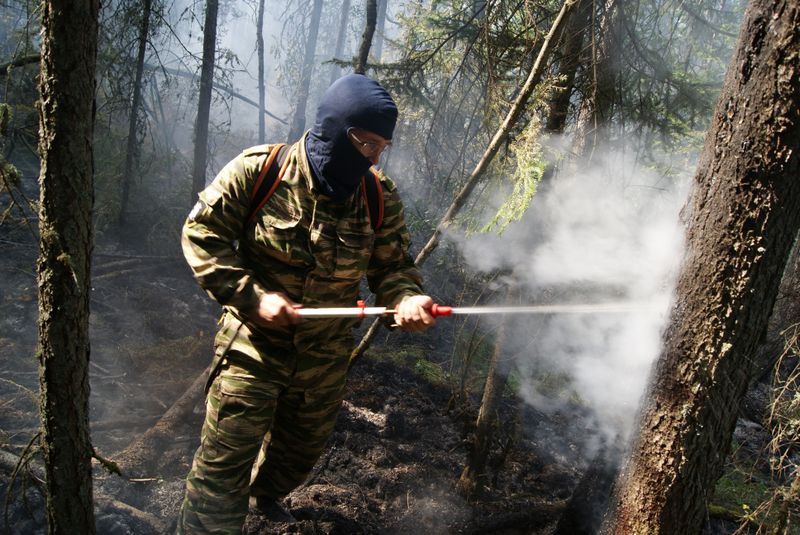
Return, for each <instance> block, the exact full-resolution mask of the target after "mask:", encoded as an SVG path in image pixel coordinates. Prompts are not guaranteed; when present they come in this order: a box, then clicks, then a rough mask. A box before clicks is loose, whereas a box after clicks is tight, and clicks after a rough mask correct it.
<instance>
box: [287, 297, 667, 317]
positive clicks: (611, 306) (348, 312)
mask: <svg viewBox="0 0 800 535" xmlns="http://www.w3.org/2000/svg"><path fill="white" fill-rule="evenodd" d="M655 309H656V307H655V306H654V305H652V304H650V303H637V302H610V303H594V304H575V305H567V304H560V305H528V306H492V307H480V306H478V307H451V306H445V305H439V304H434V305H433V306H432V307H431V309H430V313H431V315H432V316H434V317H439V316H456V315H470V314H602V313H624V312H643V311H650V310H655ZM396 312H397V311H396V310H395V309H394V308H387V307H368V306H366V304H365V303H364V301H359V302H358V304H357V306H355V307H340V308H337V307H334V308H303V307H299V308H297V313H298V314H299V315H300V316H301V317H303V318H366V317H368V316H370V317H373V316H389V315H392V314H395V313H396Z"/></svg>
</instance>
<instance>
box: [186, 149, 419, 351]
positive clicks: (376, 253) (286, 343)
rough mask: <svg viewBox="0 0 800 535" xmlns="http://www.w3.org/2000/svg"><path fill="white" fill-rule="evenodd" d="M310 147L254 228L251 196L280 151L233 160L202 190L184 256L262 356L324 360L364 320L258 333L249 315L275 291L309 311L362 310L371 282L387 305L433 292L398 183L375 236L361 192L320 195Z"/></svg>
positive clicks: (296, 156)
mask: <svg viewBox="0 0 800 535" xmlns="http://www.w3.org/2000/svg"><path fill="white" fill-rule="evenodd" d="M304 141H305V138H303V139H301V140H300V141H299V142H297V143H295V144H294V145H293V146H292V147H291V149H290V151H289V153H288V156H287V158H288V160H289V161H288V162H287V165H288V167H287V168H286V171H285V173H284V175H283V178H282V181H281V184H280V185H279V186H278V187H277V189H276V190H275V192H274V193H273V195H272V197H270V199H269V201H268V202H267V203H266V204H265V205H264V207H263V208H262V209H261V210H260V212H259V213H258V215H257V217H256V218H255V221H254V222H252V223H250V224H247V223H246V219H247V216H248V214H249V212H250V206H249V205H250V196H251V194H252V189H253V185H254V182H255V179H256V177H257V176H258V173H259V172H260V171H261V169H262V167H263V166H264V163H265V161H266V159H267V156H268V155H269V152H270V150H271V149H272V147H273V146H272V145H259V146H256V147H252V148H250V149H247V150H245V151H243V152H242V153H241V154H240V155H239V156H237V157H236V158H234V159H233V160H232V161H231V162H229V163H228V164H227V165H226V166H225V167H224V168H223V169H222V171H221V172H220V173H219V174H218V175H217V177H216V178H215V179H214V181H213V182H212V183H211V184H210V185H209V186H208V187H207V188H206V189H205V190H204V191H202V192H201V193H200V195H199V197H200V200H199V202H198V203H197V205H196V206H195V207H194V209H193V210H192V212H191V214H190V215H189V218H188V219H187V221H186V224H185V225H184V227H183V237H182V246H183V252H184V255H185V256H186V259H187V261H188V263H189V265H190V266H191V268H192V270H193V272H194V275H195V278H196V279H197V280H198V282H199V283H200V285H201V286H202V288H203V289H205V290H206V291H207V292H208V294H209V295H211V297H213V298H214V299H215V300H216V301H217V302H219V303H220V304H221V305H223V306H224V307H225V308H226V310H227V311H229V312H231V313H232V314H233V315H234V316H236V317H237V318H239V319H240V320H241V321H242V322H243V323H244V326H243V327H244V331H245V332H244V333H243V334H244V337H245V338H247V339H248V340H249V343H247V344H246V345H248V346H253V348H254V349H256V352H255V353H256V354H253V355H252V356H254V357H256V358H258V357H257V352H258V346H259V345H261V343H266V344H268V345H269V346H270V347H272V348H278V349H285V350H288V351H297V350H300V351H308V350H316V351H319V352H323V353H324V352H325V351H326V350H328V348H329V347H331V344H332V343H335V342H351V341H352V334H351V331H352V327H354V326H355V325H357V323H358V320H355V321H354V320H352V319H339V318H336V319H314V320H306V321H304V322H302V323H301V324H300V325H297V326H293V327H275V328H272V327H270V328H265V327H258V326H255V325H253V324H251V323H249V322H248V315H249V314H251V313H252V312H253V311H254V310H255V309H256V307H257V305H258V303H259V300H260V297H261V296H262V295H263V294H264V292H265V291H279V292H283V293H285V294H286V295H287V296H288V297H289V298H290V299H292V300H293V301H295V302H297V303H301V304H302V305H303V306H305V307H342V306H355V304H356V301H357V300H358V298H359V286H360V283H361V281H362V279H363V277H364V275H366V277H367V282H368V284H369V288H370V290H372V291H373V292H374V293H375V294H376V296H377V303H376V304H377V305H378V306H393V305H395V304H396V303H398V302H399V301H400V300H401V299H402V298H403V297H405V296H408V295H417V294H421V293H423V290H422V280H421V276H420V273H419V271H418V270H417V268H416V267H415V266H414V263H413V260H412V259H411V257H410V256H409V254H408V245H409V234H408V230H407V229H406V225H405V221H404V215H403V205H402V202H401V201H400V197H399V195H398V193H397V188H396V187H395V185H394V183H393V182H392V181H391V180H390V179H389V178H388V177H386V176H384V175H381V176H380V179H381V184H382V186H383V196H384V218H383V223H382V225H381V226H380V227H379V228H378V229H377V230H375V231H373V229H372V227H371V225H370V220H369V215H368V209H367V206H366V202H365V197H364V195H363V193H362V192H361V191H360V189H361V188H360V187H359V191H357V192H356V194H354V195H353V196H352V197H351V198H350V199H349V200H348V201H346V202H345V203H338V204H337V203H334V202H332V201H331V200H330V199H329V198H328V197H326V196H325V195H322V194H321V193H319V191H318V189H317V188H316V186H315V184H314V181H313V180H312V178H311V177H312V175H311V171H310V167H309V163H308V160H307V158H306V154H305V149H304ZM224 329H225V326H224V325H223V330H224ZM237 345H238V344H237ZM336 345H337V346H341V344H336ZM239 349H241V350H246V349H247V348H246V347H243V348H239ZM246 352H247V353H253V352H252V351H246Z"/></svg>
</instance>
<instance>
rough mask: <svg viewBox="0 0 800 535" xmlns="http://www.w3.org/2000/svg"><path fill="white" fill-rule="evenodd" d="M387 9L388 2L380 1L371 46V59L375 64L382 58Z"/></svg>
mask: <svg viewBox="0 0 800 535" xmlns="http://www.w3.org/2000/svg"><path fill="white" fill-rule="evenodd" d="M388 7H389V0H380V1H379V3H378V18H377V21H376V25H375V38H374V39H373V44H372V57H374V58H375V63H380V62H381V56H383V38H384V35H383V33H384V31H385V29H386V9H387V8H388Z"/></svg>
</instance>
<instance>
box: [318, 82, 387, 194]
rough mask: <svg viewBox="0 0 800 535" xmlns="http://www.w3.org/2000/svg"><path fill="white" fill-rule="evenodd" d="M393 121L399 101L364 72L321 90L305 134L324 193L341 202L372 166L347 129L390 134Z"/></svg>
mask: <svg viewBox="0 0 800 535" xmlns="http://www.w3.org/2000/svg"><path fill="white" fill-rule="evenodd" d="M396 122H397V106H395V104H394V101H393V100H392V97H391V96H390V95H389V93H387V92H386V90H385V89H384V88H383V87H381V85H380V84H379V83H378V82H376V81H375V80H373V79H371V78H368V77H366V76H364V75H363V74H348V75H347V76H343V77H342V78H339V79H338V80H336V81H335V82H334V83H333V84H332V85H331V86H330V87H329V88H328V90H327V91H325V93H324V94H323V95H322V99H321V100H320V103H319V107H318V108H317V118H316V121H315V122H314V126H313V127H311V130H309V132H308V136H307V137H306V155H307V156H308V161H309V163H310V164H311V169H312V171H313V172H314V179H315V180H316V184H317V185H318V186H319V188H320V189H321V190H322V192H323V193H324V194H325V195H327V196H329V197H331V198H333V199H334V200H335V201H339V202H341V201H344V200H345V199H347V198H348V197H349V196H350V195H352V194H353V192H355V190H356V188H358V184H359V183H360V182H361V177H362V176H363V175H364V173H366V172H367V169H369V167H370V165H372V164H371V162H370V161H369V159H367V158H365V157H364V156H362V154H361V153H360V152H358V150H357V149H356V148H355V147H354V146H353V144H352V143H351V142H350V139H349V138H348V137H347V130H348V129H349V128H363V129H365V130H369V131H370V132H374V133H376V134H378V135H379V136H381V137H383V138H386V139H392V133H393V132H394V125H395V123H396Z"/></svg>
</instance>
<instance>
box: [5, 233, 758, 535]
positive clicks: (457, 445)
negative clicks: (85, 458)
mask: <svg viewBox="0 0 800 535" xmlns="http://www.w3.org/2000/svg"><path fill="white" fill-rule="evenodd" d="M22 242H24V240H23V239H20V238H18V239H16V240H15V239H13V238H12V239H10V240H8V241H3V242H2V243H0V254H2V259H3V260H2V264H0V268H2V274H3V275H2V277H3V279H4V283H3V285H2V290H0V407H2V410H0V472H2V474H0V502H3V503H4V520H3V522H0V531H2V530H5V531H7V532H9V533H23V534H27V533H40V532H42V531H43V530H44V506H43V499H42V490H41V489H42V481H41V477H42V476H41V459H40V455H39V453H38V452H37V451H36V448H35V447H31V444H32V443H35V440H34V438H35V436H36V433H37V432H38V417H37V412H36V410H37V393H36V392H37V389H38V377H37V362H36V358H35V344H36V314H37V310H36V286H35V272H34V267H33V266H34V260H35V248H33V247H30V246H24V245H20V243H22ZM13 243H16V244H17V245H13ZM216 315H217V307H216V305H214V304H213V303H211V302H210V300H209V299H208V298H207V297H206V296H205V295H204V294H203V293H202V292H201V291H200V290H199V289H198V288H197V287H196V284H195V283H194V281H193V280H192V279H191V276H190V275H189V273H188V268H186V267H185V266H184V265H183V263H182V262H180V261H177V260H174V259H170V258H156V257H145V258H142V257H131V258H128V257H125V256H120V255H116V256H114V255H110V256H109V255H106V256H104V255H100V254H98V255H96V259H95V264H94V267H93V288H92V319H91V322H90V324H91V334H92V360H91V365H90V378H91V388H92V394H91V396H92V397H91V430H92V440H93V444H94V446H95V448H96V449H97V451H98V453H99V454H100V455H101V456H102V457H104V458H106V459H109V460H111V461H114V462H116V463H118V464H119V465H120V466H121V467H122V469H123V472H122V475H121V476H120V475H117V474H112V473H109V472H108V471H106V470H105V469H104V468H103V467H102V466H101V465H100V463H95V500H96V504H97V505H96V513H97V514H96V518H97V526H98V533H109V534H111V533H113V534H126V533H130V534H134V533H135V534H137V535H141V534H146V533H166V532H171V531H173V530H174V522H175V519H176V516H177V513H178V510H179V508H180V503H181V501H182V498H183V492H184V486H185V484H184V478H185V476H186V473H187V472H188V470H189V466H190V463H191V459H192V455H193V453H194V451H195V449H196V447H197V445H198V442H199V430H200V426H201V423H202V416H203V401H202V394H200V393H199V392H197V391H196V392H195V394H193V395H189V396H186V395H184V393H185V392H186V391H187V390H191V387H192V385H193V384H199V383H195V380H196V379H197V378H198V377H199V376H200V375H201V374H203V373H204V370H205V368H206V366H207V364H208V363H209V361H210V357H211V345H212V338H213V330H214V327H215V322H216ZM392 336H393V337H394V336H395V335H392ZM408 340H410V338H403V339H402V342H403V344H408V343H409V342H408ZM414 340H415V341H414V342H413V343H414V344H415V345H414V346H413V347H408V346H406V345H403V344H401V345H398V346H397V347H394V348H391V347H390V346H388V345H382V346H378V347H376V348H375V349H373V350H371V351H370V352H368V354H367V356H366V357H365V358H362V359H361V360H360V361H359V362H358V363H356V365H355V366H354V367H353V369H352V370H351V374H350V377H349V380H348V391H347V394H346V402H345V404H344V407H343V409H342V410H341V412H340V414H339V417H338V420H337V425H336V428H335V431H334V433H333V436H332V437H331V439H330V441H329V444H328V448H327V450H326V452H325V453H324V454H323V456H322V458H321V459H320V460H319V462H318V463H317V465H316V466H315V468H314V470H313V471H312V474H311V476H310V477H309V478H308V480H307V481H306V482H305V483H304V484H303V485H302V486H301V487H300V488H298V489H296V490H295V491H294V492H293V493H292V494H291V495H290V496H289V497H287V499H286V500H285V502H284V504H285V506H286V507H287V508H288V509H289V510H290V511H291V513H292V514H293V515H294V516H295V517H296V518H297V522H295V523H293V524H277V525H276V524H270V523H269V522H268V521H266V520H265V519H264V518H263V517H261V516H259V515H258V514H255V513H252V512H251V514H250V515H249V516H248V519H247V523H246V533H250V534H257V533H258V534H271V533H307V534H352V533H398V534H406V533H408V534H416V533H436V534H439V533H507V534H512V533H526V534H546V533H547V534H549V533H553V532H554V531H555V529H556V524H557V522H558V520H559V517H560V515H561V513H562V512H563V511H564V509H565V506H566V504H567V499H568V498H569V497H570V495H571V494H572V492H573V489H575V487H576V485H577V484H578V482H579V480H580V478H581V475H582V474H583V473H584V471H585V470H586V468H587V466H589V464H590V459H591V458H592V456H593V452H591V451H587V450H586V449H585V447H583V446H581V444H584V443H585V441H583V440H581V436H580V435H581V433H582V431H581V429H582V428H583V425H582V420H581V418H582V409H581V407H579V406H577V405H576V406H575V407H574V410H573V411H572V412H571V413H569V414H567V413H565V412H556V413H551V414H543V413H540V412H538V411H535V410H534V409H532V408H529V407H526V406H524V405H521V404H518V403H516V402H514V401H512V400H508V401H507V403H506V405H505V406H504V409H503V410H504V412H505V414H503V416H502V418H501V421H503V422H507V424H504V425H503V427H502V428H501V429H498V430H497V433H496V436H497V440H496V444H495V447H494V448H493V453H492V456H491V457H490V460H489V466H490V470H491V474H490V477H489V478H488V479H489V481H490V482H491V485H490V487H489V488H487V489H486V490H485V493H484V494H483V495H482V496H481V498H480V499H479V500H477V501H471V502H468V501H466V500H464V499H463V498H462V497H461V496H460V495H459V494H458V493H457V492H456V489H455V483H456V481H457V480H458V477H459V475H460V473H461V470H462V469H463V466H464V463H465V462H466V457H467V453H468V444H469V437H470V433H471V431H472V426H473V422H474V421H475V416H476V404H477V400H467V401H466V402H462V403H459V404H455V405H454V404H453V403H451V402H452V392H451V389H450V387H449V386H448V385H447V384H446V382H444V381H442V380H440V379H439V378H437V375H436V374H433V373H430V371H429V369H428V368H426V366H425V365H424V362H426V359H427V357H431V356H433V354H434V353H435V352H437V351H441V350H442V348H441V347H439V342H438V340H437V338H436V336H435V335H433V336H427V335H426V336H422V337H419V338H416V339H414ZM434 360H435V359H434ZM421 363H422V364H423V365H421ZM195 390H196V389H195ZM187 400H188V402H187ZM176 402H179V403H178V405H180V402H183V405H184V406H183V407H182V408H181V407H176V405H175V404H176ZM187 407H188V408H187ZM170 408H173V409H175V410H178V409H180V410H179V411H178V413H177V414H180V415H181V416H180V418H178V419H177V420H176V419H174V418H173V419H172V420H170V419H169V418H168V417H167V416H165V413H166V414H170V413H169V412H168V410H169V409H170ZM165 418H166V420H165ZM159 426H161V429H160V430H159ZM154 429H155V430H156V431H158V432H157V433H155V434H154ZM153 437H155V438H153ZM742 443H743V444H747V443H748V438H747V437H745V438H743V439H742ZM754 448H755V449H756V450H757V447H755V446H754ZM20 458H22V459H23V461H24V462H22V463H18V462H17V461H19V459H20ZM715 526H716V527H714V528H713V529H711V532H714V533H731V532H732V530H733V528H735V524H733V523H731V522H724V521H721V520H720V521H715Z"/></svg>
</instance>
